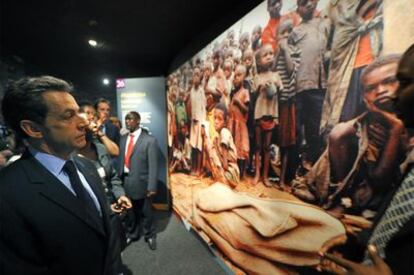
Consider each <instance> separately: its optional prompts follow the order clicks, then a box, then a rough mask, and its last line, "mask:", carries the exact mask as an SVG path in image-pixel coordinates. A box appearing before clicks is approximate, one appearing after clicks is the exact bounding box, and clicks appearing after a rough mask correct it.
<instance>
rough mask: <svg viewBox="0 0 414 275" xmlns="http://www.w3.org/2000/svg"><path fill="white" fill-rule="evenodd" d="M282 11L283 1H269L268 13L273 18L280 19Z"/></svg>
mask: <svg viewBox="0 0 414 275" xmlns="http://www.w3.org/2000/svg"><path fill="white" fill-rule="evenodd" d="M281 9H282V0H267V11H268V12H269V15H270V17H271V18H279V17H280V10H281Z"/></svg>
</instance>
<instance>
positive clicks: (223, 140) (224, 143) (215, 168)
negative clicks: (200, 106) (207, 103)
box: [205, 103, 240, 188]
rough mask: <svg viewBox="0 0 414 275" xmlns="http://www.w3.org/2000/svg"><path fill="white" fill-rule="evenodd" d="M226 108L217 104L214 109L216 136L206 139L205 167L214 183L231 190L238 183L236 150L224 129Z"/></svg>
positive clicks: (238, 172) (231, 137)
mask: <svg viewBox="0 0 414 275" xmlns="http://www.w3.org/2000/svg"><path fill="white" fill-rule="evenodd" d="M226 122H227V108H226V106H225V105H224V104H223V103H218V104H217V105H216V107H215V108H214V127H215V128H216V131H217V133H219V134H218V136H217V137H216V138H215V139H214V140H210V139H208V138H206V142H205V145H206V148H205V149H206V150H205V153H206V154H207V155H208V158H207V160H208V161H207V167H208V168H209V170H210V171H211V173H212V174H213V178H214V180H216V181H220V182H223V183H225V184H228V185H229V186H231V187H232V188H234V187H236V186H237V184H238V183H239V175H240V171H239V167H238V166H237V150H236V146H235V145H234V142H233V136H232V135H231V133H230V131H229V129H227V128H226Z"/></svg>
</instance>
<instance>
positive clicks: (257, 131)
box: [253, 124, 262, 184]
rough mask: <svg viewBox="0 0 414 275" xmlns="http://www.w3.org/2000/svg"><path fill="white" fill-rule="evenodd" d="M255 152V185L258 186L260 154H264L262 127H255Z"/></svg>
mask: <svg viewBox="0 0 414 275" xmlns="http://www.w3.org/2000/svg"><path fill="white" fill-rule="evenodd" d="M255 138H256V143H255V144H256V145H255V152H254V163H255V170H256V171H255V176H254V180H253V183H254V184H256V183H258V182H259V179H260V153H261V152H262V129H261V128H260V125H258V124H257V125H256V126H255Z"/></svg>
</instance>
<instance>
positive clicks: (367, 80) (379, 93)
mask: <svg viewBox="0 0 414 275" xmlns="http://www.w3.org/2000/svg"><path fill="white" fill-rule="evenodd" d="M396 72H397V63H390V64H386V65H384V66H381V67H378V68H376V69H374V70H373V71H372V72H370V73H369V74H367V75H366V76H365V77H364V78H363V79H362V84H363V86H364V98H365V100H366V101H367V103H374V102H376V101H377V102H379V101H381V100H382V99H387V98H391V99H393V98H395V97H396V96H397V89H398V81H397V78H396Z"/></svg>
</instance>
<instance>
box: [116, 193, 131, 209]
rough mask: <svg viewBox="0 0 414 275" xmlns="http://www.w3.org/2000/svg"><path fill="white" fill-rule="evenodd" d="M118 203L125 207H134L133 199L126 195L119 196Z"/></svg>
mask: <svg viewBox="0 0 414 275" xmlns="http://www.w3.org/2000/svg"><path fill="white" fill-rule="evenodd" d="M118 204H119V205H121V206H122V207H123V208H125V209H130V208H131V207H132V203H131V201H130V200H129V199H128V198H127V197H125V196H120V197H119V199H118Z"/></svg>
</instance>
